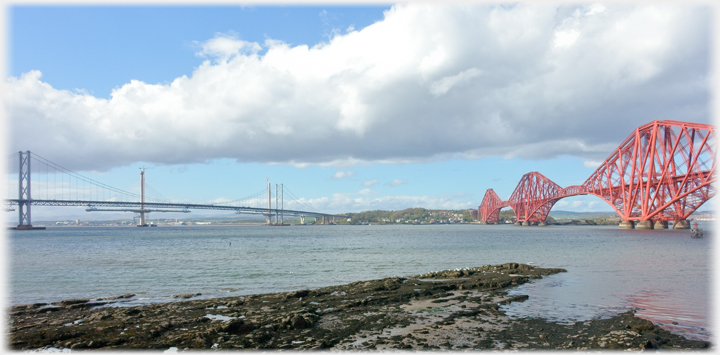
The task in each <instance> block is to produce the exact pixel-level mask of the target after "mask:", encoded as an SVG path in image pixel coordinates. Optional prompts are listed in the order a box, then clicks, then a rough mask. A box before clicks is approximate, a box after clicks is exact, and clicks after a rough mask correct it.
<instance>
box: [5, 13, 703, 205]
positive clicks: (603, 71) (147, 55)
mask: <svg viewBox="0 0 720 355" xmlns="http://www.w3.org/2000/svg"><path fill="white" fill-rule="evenodd" d="M712 10H713V9H712V8H710V7H708V6H704V5H692V6H689V5H686V6H681V5H674V4H669V3H666V4H631V5H626V4H617V3H611V4H599V3H582V4H579V5H553V4H550V3H547V4H509V3H500V4H496V5H493V4H483V3H477V4H454V5H452V6H451V5H438V4H432V3H410V4H395V5H393V4H388V5H378V4H372V5H362V6H360V5H352V6H351V5H337V4H336V5H333V4H330V5H292V6H280V5H244V6H240V5H237V6H230V5H222V6H189V5H182V6H180V5H175V6H169V5H165V6H124V7H119V6H110V5H105V6H89V5H75V6H55V5H10V6H8V7H7V8H6V16H7V21H8V23H7V26H6V28H7V58H6V63H7V69H6V77H5V89H4V91H5V94H4V96H5V101H4V105H5V109H6V117H5V120H6V124H5V127H6V132H5V133H6V135H7V137H8V138H7V139H6V142H7V144H6V147H5V149H6V150H7V151H8V152H17V151H20V150H22V151H26V150H30V151H32V152H33V154H38V155H39V156H42V157H44V158H47V159H48V160H50V161H52V162H54V163H56V164H59V165H61V166H63V167H65V168H67V169H70V170H72V171H75V172H78V173H80V174H82V175H84V176H88V177H91V178H92V179H95V180H97V181H101V182H103V183H105V184H108V185H111V186H114V187H117V188H119V189H127V190H132V189H137V188H138V185H139V184H138V181H139V169H138V168H139V167H151V168H152V169H148V170H147V172H146V177H147V178H146V179H147V180H146V181H147V182H148V184H150V185H151V186H152V187H153V191H157V192H159V193H160V194H161V195H162V196H164V197H166V198H168V199H170V200H173V201H185V202H195V203H211V202H222V201H228V200H235V199H239V198H242V197H245V196H249V195H252V194H254V193H256V192H258V191H261V190H263V189H264V188H265V183H266V178H270V180H269V181H270V183H271V184H276V183H277V184H280V183H282V184H283V185H284V186H285V187H286V188H288V189H289V190H291V191H292V192H293V194H294V195H296V196H298V197H300V198H302V200H303V201H304V202H305V203H307V204H310V205H312V206H313V207H314V208H315V209H317V210H320V211H323V212H327V213H344V212H359V211H365V210H374V209H384V210H400V209H404V208H410V207H424V208H431V209H466V208H477V206H478V205H479V204H480V203H481V201H482V198H483V196H484V194H485V191H486V190H487V189H489V188H492V189H494V190H495V191H496V192H497V193H498V195H499V196H500V197H501V198H503V199H507V198H508V197H509V196H510V194H511V193H512V191H513V189H514V188H515V186H516V185H517V183H518V181H519V180H520V178H521V177H522V175H523V174H525V173H527V172H531V171H539V172H541V173H542V174H543V175H545V176H547V177H548V178H550V179H551V180H553V181H555V182H556V183H558V184H559V185H561V186H568V185H576V184H581V183H582V182H583V181H585V179H587V178H588V177H589V176H590V175H591V174H592V172H593V171H594V170H595V169H596V168H597V166H598V165H599V164H600V163H601V162H602V161H603V160H605V158H607V157H608V156H609V155H610V153H611V151H612V150H613V149H614V148H616V147H617V146H618V145H619V144H620V143H621V142H622V141H623V140H624V139H625V138H626V137H628V135H629V134H630V133H631V132H632V131H633V130H634V129H635V128H636V127H637V126H640V125H643V124H645V123H648V122H650V121H653V120H668V119H669V120H681V121H689V122H698V123H712V118H711V105H710V103H711V91H710V87H711V79H710V78H711V70H710V68H711V58H710V55H711V53H712V50H711V49H712V46H711V14H712ZM8 154H10V153H8ZM8 163H9V164H11V165H9V168H8V169H9V170H8V171H9V172H10V173H11V174H10V175H8V179H7V180H8V183H9V184H6V185H8V186H9V187H10V189H9V190H8V191H6V195H8V196H13V195H12V193H16V191H17V187H15V188H13V187H12V186H13V179H15V180H14V184H15V186H16V184H17V177H16V175H15V174H16V173H15V174H12V173H13V171H12V169H16V168H15V166H16V164H17V162H16V161H15V160H12V161H10V160H9V161H8ZM36 175H37V174H36ZM704 207H705V206H703V207H701V209H703V208H704ZM554 210H569V211H578V212H583V211H612V208H611V207H610V206H609V205H607V204H606V203H605V202H603V201H602V200H600V199H599V198H597V197H593V196H578V197H573V198H567V199H563V200H561V201H559V202H558V203H557V204H556V205H555V207H554ZM193 214H194V215H200V214H202V213H200V214H198V213H195V212H193ZM65 217H67V218H81V219H100V218H102V217H100V215H93V216H92V217H90V216H88V215H87V214H86V213H85V212H83V211H82V209H70V208H55V209H51V208H39V207H36V208H34V209H33V219H42V218H65ZM183 217H186V216H183Z"/></svg>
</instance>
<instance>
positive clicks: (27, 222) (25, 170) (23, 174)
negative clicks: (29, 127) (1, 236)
mask: <svg viewBox="0 0 720 355" xmlns="http://www.w3.org/2000/svg"><path fill="white" fill-rule="evenodd" d="M19 154H20V169H19V178H18V183H19V191H18V222H19V224H18V226H17V228H16V229H33V226H32V222H31V214H30V205H31V204H32V196H31V194H30V151H29V150H28V151H27V152H25V153H23V152H22V151H21V152H19Z"/></svg>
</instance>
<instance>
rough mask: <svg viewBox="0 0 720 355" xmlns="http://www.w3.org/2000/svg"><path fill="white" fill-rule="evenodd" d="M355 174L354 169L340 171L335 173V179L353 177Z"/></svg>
mask: <svg viewBox="0 0 720 355" xmlns="http://www.w3.org/2000/svg"><path fill="white" fill-rule="evenodd" d="M352 176H355V173H353V172H352V171H338V172H336V173H335V174H333V179H342V178H346V177H352Z"/></svg>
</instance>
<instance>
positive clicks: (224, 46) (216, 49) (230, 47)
mask: <svg viewBox="0 0 720 355" xmlns="http://www.w3.org/2000/svg"><path fill="white" fill-rule="evenodd" d="M198 44H199V43H197V42H196V45H198ZM199 45H201V46H202V49H201V50H200V51H199V52H197V53H195V55H197V56H200V57H214V58H216V59H219V60H222V61H227V60H228V59H230V58H231V57H233V56H235V55H238V54H240V53H248V54H256V53H257V52H258V51H260V50H261V49H262V48H261V47H260V45H259V44H257V43H254V42H246V41H242V40H240V39H238V38H237V35H235V34H223V33H218V34H216V35H215V38H213V39H211V40H208V41H206V42H205V43H202V44H199Z"/></svg>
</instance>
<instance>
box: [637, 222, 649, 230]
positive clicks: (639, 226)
mask: <svg viewBox="0 0 720 355" xmlns="http://www.w3.org/2000/svg"><path fill="white" fill-rule="evenodd" d="M635 229H653V222H652V221H637V223H635Z"/></svg>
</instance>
